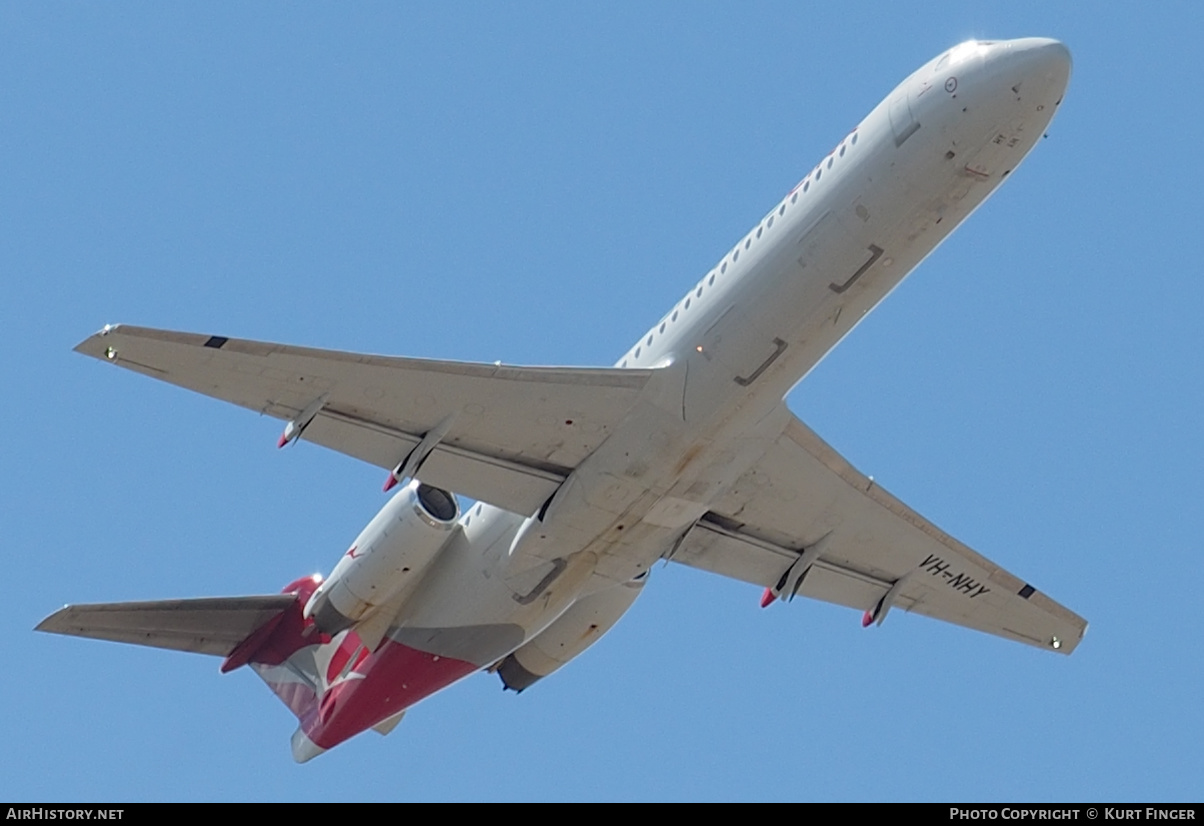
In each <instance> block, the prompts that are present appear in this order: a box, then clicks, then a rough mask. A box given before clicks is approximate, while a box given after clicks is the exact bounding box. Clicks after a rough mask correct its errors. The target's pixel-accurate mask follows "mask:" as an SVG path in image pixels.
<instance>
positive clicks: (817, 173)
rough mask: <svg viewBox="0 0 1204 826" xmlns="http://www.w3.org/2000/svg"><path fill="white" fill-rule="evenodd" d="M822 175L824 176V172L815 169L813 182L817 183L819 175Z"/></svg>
mask: <svg viewBox="0 0 1204 826" xmlns="http://www.w3.org/2000/svg"><path fill="white" fill-rule="evenodd" d="M823 174H824V171H823V170H822V169H817V170H815V180H817V181H818V180H819V176H820V175H823Z"/></svg>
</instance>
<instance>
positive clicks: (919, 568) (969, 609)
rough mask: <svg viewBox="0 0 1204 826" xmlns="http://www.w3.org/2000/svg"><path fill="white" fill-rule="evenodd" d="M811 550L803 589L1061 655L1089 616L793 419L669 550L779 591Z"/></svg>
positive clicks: (690, 561)
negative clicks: (948, 528)
mask: <svg viewBox="0 0 1204 826" xmlns="http://www.w3.org/2000/svg"><path fill="white" fill-rule="evenodd" d="M809 549H815V550H817V551H819V555H818V557H817V558H816V559H815V561H814V563H813V564H811V565H810V567H809V568H807V569H806V573H805V575H804V576H803V578H802V581H801V583H800V584H799V585H798V587H797V593H799V594H802V595H804V596H808V597H813V598H815V599H820V600H824V601H827V602H833V603H837V604H840V605H847V606H849V607H852V608H857V609H862V610H866V611H870V612H876V611H877V612H880V610H881V608H882V607H884V606H883V605H882V603H883V601H884V600H885V601H889V604H888V605H885V608H886V609H887V610H889V608H890V605H893V606H894V607H897V608H901V609H903V610H906V611H912V612H915V613H919V614H924V615H926V616H930V617H934V618H936V619H941V620H945V621H948V622H952V623H956V624H958V625H963V626H966V627H969V628H974V629H977V630H979V631H985V632H987V633H990V634H996V635H998V636H1002V637H1006V638H1008V639H1012V640H1017V641H1019V642H1024V643H1027V644H1029V645H1034V646H1039V647H1041V648H1045V649H1047V650H1048V649H1054V650H1057V651H1059V652H1061V653H1063V654H1069V653H1070V652H1071V651H1073V650H1074V648H1075V646H1076V645H1077V644H1078V643H1079V641H1080V640H1081V639H1082V637H1083V634H1084V633H1085V632H1086V628H1087V623H1086V621H1085V620H1083V618H1082V617H1079V616H1078V615H1076V614H1075V613H1073V612H1072V611H1070V610H1068V609H1066V608H1065V607H1063V606H1062V605H1060V604H1058V603H1057V602H1055V601H1054V600H1052V599H1050V598H1049V597H1047V596H1046V595H1045V594H1043V593H1041V592H1040V591H1038V590H1037V589H1036V588H1034V587H1033V586H1032V585H1030V584H1028V583H1026V582H1024V581H1023V580H1021V579H1018V578H1017V577H1015V576H1013V575H1012V574H1010V573H1008V572H1007V571H1005V570H1004V569H1003V568H1000V567H999V566H998V565H996V564H995V563H993V562H991V561H990V560H989V559H987V558H985V557H983V556H982V555H981V554H978V553H977V552H975V551H973V550H972V549H970V548H969V547H967V546H966V545H964V544H962V543H961V542H959V541H958V540H956V539H954V538H953V537H951V536H949V535H948V534H946V533H945V532H943V531H941V530H940V529H939V528H937V527H936V526H934V525H933V524H932V523H930V522H928V520H926V519H924V517H922V516H920V515H919V514H918V513H916V512H915V511H913V510H912V509H911V508H909V507H907V506H906V505H905V504H903V503H902V502H901V501H899V500H898V499H897V498H895V497H894V496H892V495H891V494H890V493H888V492H887V491H886V490H884V489H883V488H882V487H880V486H879V485H876V484H875V483H874V482H873V480H871V479H869V478H868V477H866V476H864V475H862V474H861V473H860V472H858V471H857V470H856V469H855V468H853V467H852V466H851V465H850V464H849V463H848V462H847V461H846V460H845V459H844V458H843V457H842V456H840V454H838V453H837V452H836V451H835V450H833V449H832V448H831V447H830V446H829V445H828V444H827V443H825V442H824V441H823V440H822V439H820V438H819V436H817V435H816V434H815V433H814V432H813V431H811V430H810V428H808V427H807V426H806V425H804V424H803V423H802V422H801V421H799V420H798V419H797V418H794V417H793V416H792V417H791V421H790V424H789V425H788V426H787V428H786V430H785V432H784V433H783V434H782V436H781V437H779V439H778V442H777V444H776V445H775V447H774V449H772V450H770V451H769V453H768V454H767V455H766V456H765V457H764V458H763V459H762V460H761V462H759V463H758V464H757V465H756V466H755V467H754V468H753V469H751V470H750V471H749V472H748V473H746V474H745V475H744V476H743V477H742V478H741V479H740V480H739V481H738V482H737V484H736V485H735V487H734V488H733V489H732V490H731V491H729V492H728V494H727V495H726V496H725V497H724V498H723V499H722V500H721V501H720V502H718V503H717V504H716V506H715V507H714V508H713V509H712V511H711V512H710V513H708V514H707V515H705V516H704V517H703V518H702V519H701V520H700V521H699V522H698V523H697V524H696V525H695V526H694V527H693V528H692V529H691V530H690V531H689V533H687V534H686V536H685V537H684V539H683V540H682V542H681V543H680V544H679V545H678V547H677V548H676V550H675V551H674V552H673V555H672V557H671V558H672V560H673V561H674V562H680V563H682V564H686V565H690V566H692V567H696V568H701V569H704V570H708V571H712V572H714V573H718V574H723V575H725V576H729V577H733V578H735V579H740V580H744V581H746V582H750V583H755V584H757V585H762V586H765V587H767V588H771V589H774V588H780V587H781V586H782V585H783V583H785V582H786V581H787V579H788V575H789V574H790V572H791V571H792V566H795V565H796V563H798V562H800V560H802V561H807V560H804V559H803V558H804V555H805V554H806V553H807V551H808V550H809ZM795 570H797V567H796V568H795ZM784 596H786V597H789V596H790V594H785V595H784ZM878 615H879V616H880V615H881V613H879V614H878Z"/></svg>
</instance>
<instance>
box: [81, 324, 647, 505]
mask: <svg viewBox="0 0 1204 826" xmlns="http://www.w3.org/2000/svg"><path fill="white" fill-rule="evenodd" d="M75 349H76V351H77V352H80V353H83V354H85V355H89V356H92V357H94V358H97V359H100V360H101V361H107V362H110V363H112V364H116V365H118V366H119V367H125V368H127V369H129V370H134V371H136V372H139V373H143V374H145V375H148V376H151V377H152V378H156V379H160V380H162V381H166V382H170V383H172V384H176V385H179V386H181V387H187V388H188V389H190V390H195V391H196V392H198V393H203V394H205V395H206V396H213V397H214V398H218V399H223V400H225V401H228V402H232V403H234V404H237V405H240V406H242V407H246V408H249V409H251V410H255V411H257V412H259V413H261V414H267V415H269V416H274V417H276V418H278V419H284V420H286V421H289V420H299V418H305V417H307V416H308V415H309V414H311V413H313V411H315V410H316V414H314V415H313V416H312V419H311V420H310V421H309V422H308V423H307V426H306V427H305V428H304V438H305V439H306V440H308V441H311V442H317V443H318V444H320V445H324V446H326V447H329V448H331V449H333V450H337V451H339V452H340V453H346V454H347V455H349V456H354V457H355V458H357V459H362V460H364V461H365V462H369V463H371V464H374V465H377V466H379V467H382V468H386V469H388V470H393V469H394V468H397V467H398V466H399V465H401V464H402V463H403V462H405V461H406V460H407V458H408V457H412V456H413V455H414V454H415V452H416V451H419V452H422V453H423V457H422V459H423V461H422V462H421V472H420V473H416V474H414V475H418V476H420V478H421V479H422V480H423V481H424V482H426V483H427V484H431V485H437V486H438V487H442V488H447V489H448V490H452V491H455V492H456V493H461V494H463V495H465V496H468V497H471V498H473V499H479V500H482V501H485V502H489V503H491V504H494V505H497V506H499V507H502V508H505V509H507V510H510V511H514V512H516V513H521V514H526V515H529V514H532V513H534V512H535V511H536V510H538V509H539V507H540V506H541V505H542V504H543V503H544V502H546V501H547V500H548V498H549V497H550V496H551V495H552V493H554V492H555V490H556V488H557V487H559V485H560V484H561V482H563V481H564V479H565V478H567V477H568V475H569V474H570V473H571V472H572V470H573V469H574V468H575V467H576V466H577V465H578V464H579V463H580V462H581V461H582V460H583V459H585V457H587V456H589V455H590V454H591V453H593V452H594V450H596V449H597V447H598V446H599V445H600V444H602V442H603V441H604V440H605V439H606V438H607V436H609V435H610V433H611V432H612V431H613V429H614V428H615V426H616V425H618V424H619V422H621V421H622V420H623V418H624V417H625V416H626V415H627V414H628V412H629V411H630V410H631V409H632V408H633V407H634V406H635V404H636V402H637V400H638V398H639V396H640V393H641V391H642V390H643V388H644V386H645V384H647V382H648V380H649V379H650V378H651V377H652V375H653V374H654V371H652V370H617V369H611V368H594V367H503V366H501V365H493V364H473V363H468V362H454V361H432V360H428V359H412V358H399V357H392V356H372V355H362V354H358V353H345V352H337V351H332V350H316V349H312V348H308V347H293V346H289V345H284V344H267V343H262V342H257V341H246V340H242V339H233V338H226V337H224V336H207V335H197V334H194V333H178V332H171V331H167V330H155V329H150V328H146V327H132V326H127V325H117V326H111V327H105V329H104V330H102V331H100V332H99V333H97V334H95V335H93V336H91V337H89V338H88V339H86V340H85V341H83V342H81V343H80V344H79V346H77V347H76V348H75ZM433 432H434V433H435V434H437V436H438V437H439V438H438V439H435V438H434V437H432V438H431V439H428V440H427V441H426V442H424V436H427V435H428V434H432V433H433ZM431 441H437V444H436V445H435V447H434V448H433V449H431V450H430V452H429V453H426V452H425V451H426V449H427V448H428V447H429V444H430V442H431Z"/></svg>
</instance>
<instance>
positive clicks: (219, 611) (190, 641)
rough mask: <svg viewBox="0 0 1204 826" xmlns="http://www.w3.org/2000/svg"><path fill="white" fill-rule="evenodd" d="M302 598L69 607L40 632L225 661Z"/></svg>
mask: <svg viewBox="0 0 1204 826" xmlns="http://www.w3.org/2000/svg"><path fill="white" fill-rule="evenodd" d="M296 599H297V597H296V596H294V595H293V594H271V595H268V596H250V597H209V598H203V599H167V600H159V601H156V602H109V603H100V604H96V605H68V606H65V607H63V608H61V609H59V610H58V611H55V612H54V613H53V614H51V615H50V616H48V617H47V618H46V619H44V620H42V622H41V623H39V625H38V627H37V629H36V630H38V631H48V632H50V633H52V634H70V635H71V636H75V637H91V638H93V639H98V640H111V641H113V642H128V643H133V644H135V645H149V646H151V647H154V648H170V649H172V650H175V651H193V652H196V653H198V654H213V655H215V656H218V657H225V656H228V655H229V654H230V652H231V651H233V650H234V649H235V648H236V647H237V646H238V644H239V643H241V642H242V641H243V640H245V639H246V638H247V637H249V636H251V634H253V633H254V632H255V631H256V630H258V629H259V628H260V627H261V626H263V624H264V623H266V622H268V621H269V620H270V619H272V618H273V617H275V616H276V615H277V614H279V613H280V612H281V611H283V610H284V609H286V608H288V607H289V606H290V605H292V604H293V603H294V602H295V601H296Z"/></svg>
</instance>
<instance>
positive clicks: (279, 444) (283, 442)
mask: <svg viewBox="0 0 1204 826" xmlns="http://www.w3.org/2000/svg"><path fill="white" fill-rule="evenodd" d="M287 444H288V436H285V435H284V434H283V433H281V434H280V441H278V442H276V447H284V446H285V445H287Z"/></svg>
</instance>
